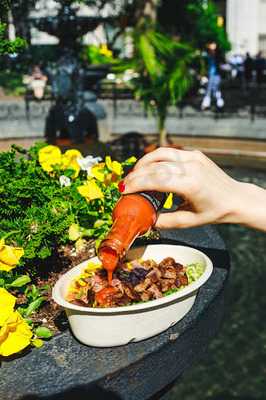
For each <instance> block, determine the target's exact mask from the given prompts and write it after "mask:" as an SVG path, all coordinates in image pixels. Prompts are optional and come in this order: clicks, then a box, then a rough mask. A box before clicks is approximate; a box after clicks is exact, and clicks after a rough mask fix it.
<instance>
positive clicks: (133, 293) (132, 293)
mask: <svg viewBox="0 0 266 400" xmlns="http://www.w3.org/2000/svg"><path fill="white" fill-rule="evenodd" d="M124 291H125V294H126V295H127V297H129V299H131V300H135V301H138V300H139V299H140V296H139V294H138V293H137V292H136V291H135V290H133V289H132V288H131V287H130V286H128V285H124Z"/></svg>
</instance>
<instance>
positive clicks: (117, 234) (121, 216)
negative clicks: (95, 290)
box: [98, 191, 167, 283]
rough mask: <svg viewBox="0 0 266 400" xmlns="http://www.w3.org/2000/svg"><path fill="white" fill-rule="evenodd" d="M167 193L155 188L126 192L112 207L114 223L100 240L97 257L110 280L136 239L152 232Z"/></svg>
mask: <svg viewBox="0 0 266 400" xmlns="http://www.w3.org/2000/svg"><path fill="white" fill-rule="evenodd" d="M166 197H167V194H165V193H161V192H155V191H149V192H141V193H134V194H128V195H124V196H122V197H121V198H120V200H119V201H118V202H117V204H116V206H115V208H114V210H113V215H112V217H113V226H112V228H111V230H110V232H109V233H108V235H107V237H106V238H105V239H104V240H103V241H102V242H101V244H100V246H99V250H98V256H99V258H100V260H101V261H102V264H103V267H104V268H105V269H106V270H107V273H108V281H109V283H110V282H111V280H112V274H113V271H114V270H115V268H116V266H117V263H118V261H119V260H121V259H122V258H123V257H124V256H125V254H126V252H127V251H128V249H129V248H130V246H131V245H132V243H133V242H134V240H135V239H136V238H137V237H139V236H141V235H143V234H144V233H146V232H147V231H149V229H151V228H152V227H153V225H154V224H155V222H156V220H157V215H158V212H159V211H160V210H161V209H162V207H163V205H164V203H165V200H166Z"/></svg>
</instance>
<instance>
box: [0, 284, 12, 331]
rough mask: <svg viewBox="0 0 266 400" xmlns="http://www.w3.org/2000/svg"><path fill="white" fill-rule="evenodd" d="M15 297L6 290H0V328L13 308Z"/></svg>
mask: <svg viewBox="0 0 266 400" xmlns="http://www.w3.org/2000/svg"><path fill="white" fill-rule="evenodd" d="M15 303H16V297H15V296H13V295H12V294H10V293H9V292H8V291H7V290H6V289H4V288H0V326H2V325H4V323H5V321H6V320H7V319H8V318H9V317H10V315H11V314H12V312H13V309H14V307H15Z"/></svg>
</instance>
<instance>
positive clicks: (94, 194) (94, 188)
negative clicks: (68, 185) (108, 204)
mask: <svg viewBox="0 0 266 400" xmlns="http://www.w3.org/2000/svg"><path fill="white" fill-rule="evenodd" d="M77 189H78V192H79V193H80V194H81V196H83V197H85V198H86V200H87V201H91V200H95V199H103V197H104V195H103V192H102V191H101V189H100V188H99V186H98V185H97V183H96V182H95V180H94V179H92V180H90V181H88V182H87V183H85V184H84V185H82V186H79V187H78V188H77Z"/></svg>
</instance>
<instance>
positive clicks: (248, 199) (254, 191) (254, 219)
mask: <svg viewBox="0 0 266 400" xmlns="http://www.w3.org/2000/svg"><path fill="white" fill-rule="evenodd" d="M236 188H237V190H236V191H235V194H234V201H233V202H232V209H231V211H230V217H229V218H228V221H227V222H229V223H237V224H241V225H246V226H248V227H251V228H255V229H259V230H263V231H266V190H264V189H262V188H260V187H259V186H256V185H254V184H251V183H245V182H236Z"/></svg>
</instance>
